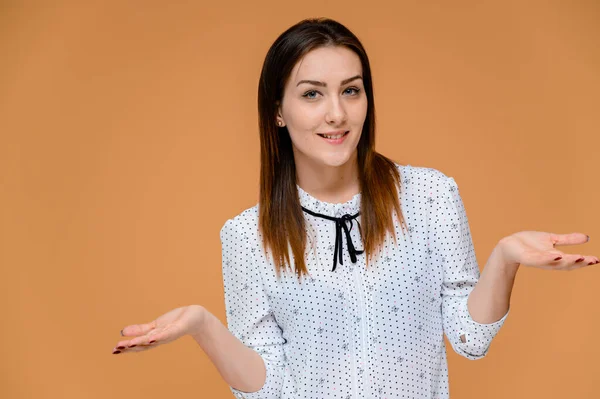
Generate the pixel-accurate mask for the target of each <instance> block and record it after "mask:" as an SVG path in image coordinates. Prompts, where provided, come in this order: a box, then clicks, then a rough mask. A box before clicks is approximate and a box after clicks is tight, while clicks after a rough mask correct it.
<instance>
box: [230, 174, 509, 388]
mask: <svg viewBox="0 0 600 399" xmlns="http://www.w3.org/2000/svg"><path fill="white" fill-rule="evenodd" d="M396 166H397V168H398V170H399V172H400V176H401V182H402V187H401V190H399V192H398V195H399V197H400V206H401V208H402V213H403V216H404V219H405V221H406V223H407V227H408V233H409V234H405V236H403V235H402V231H401V227H400V224H399V221H398V218H397V217H395V224H396V235H397V239H398V243H397V245H395V244H394V241H393V239H392V238H391V236H389V235H388V238H387V239H386V242H385V246H384V251H383V252H382V254H381V255H380V256H379V257H378V258H373V259H375V261H374V262H371V263H370V264H369V268H368V269H367V268H366V262H365V254H364V253H359V254H357V255H355V257H354V258H355V260H356V263H353V262H352V260H351V255H350V252H351V251H349V247H348V241H347V237H346V233H345V231H344V229H340V235H341V239H340V241H338V240H336V222H335V221H333V220H328V219H325V218H323V217H321V216H313V215H312V214H310V213H309V212H306V211H304V215H305V220H306V229H307V234H308V244H307V249H306V253H305V259H306V264H307V267H308V270H309V273H310V277H308V278H306V279H304V280H303V281H302V282H301V283H300V282H298V280H297V278H296V275H295V274H293V273H291V272H289V271H288V272H286V273H285V274H282V277H281V279H279V280H278V279H277V276H276V274H275V269H274V266H273V262H272V261H271V260H272V256H271V254H269V257H267V256H265V253H264V251H263V250H262V245H261V241H260V240H261V236H260V233H259V231H258V204H257V205H256V206H254V207H252V208H249V209H246V210H245V211H243V212H242V213H241V214H239V215H238V216H236V217H235V218H233V219H230V220H228V221H227V222H226V223H225V225H224V226H223V228H222V229H221V232H220V236H221V244H222V257H223V265H222V266H223V283H224V291H225V305H226V314H227V324H228V328H229V330H230V331H231V333H232V334H233V335H235V336H236V337H237V338H238V339H240V340H241V341H242V342H243V343H244V344H245V345H246V346H248V347H250V348H252V349H254V350H255V351H257V352H258V353H259V354H260V355H261V357H262V359H263V361H264V363H265V367H266V370H267V377H266V381H265V384H264V385H263V387H262V388H261V389H260V390H258V391H256V392H250V393H248V392H243V391H240V390H237V389H235V388H233V387H230V389H231V391H232V392H233V393H234V395H235V396H236V397H237V398H248V399H258V398H261V399H275V398H285V399H291V398H294V399H295V398H303V399H309V398H310V399H323V398H332V399H333V398H336V399H350V398H353V399H365V398H368V399H370V398H377V399H380V398H381V399H386V398H387V399H392V398H428V399H429V398H435V399H442V398H448V397H449V391H448V364H447V360H446V346H445V343H444V340H443V334H444V333H445V334H446V336H447V337H448V340H449V342H450V343H451V345H452V348H453V349H454V351H456V352H457V353H458V354H460V355H462V356H464V357H466V358H468V359H472V360H474V359H479V358H482V357H484V356H485V355H486V353H487V351H488V349H489V346H490V343H491V341H492V339H493V338H494V336H495V335H496V334H497V333H498V330H499V329H500V327H501V326H502V324H503V323H504V320H505V319H506V317H507V316H508V312H507V313H506V315H504V316H503V317H502V319H500V320H498V321H496V322H494V323H491V324H480V323H478V322H476V321H474V320H473V319H472V318H471V316H470V314H469V311H468V309H467V298H468V296H469V294H470V293H471V291H472V290H473V288H474V287H475V284H476V283H477V280H478V279H479V267H478V264H477V259H476V257H475V250H474V248H473V241H472V239H471V234H470V228H469V224H468V220H467V215H466V213H465V209H464V206H463V202H462V200H461V197H460V194H459V191H458V186H457V184H456V182H455V181H454V179H453V178H452V177H448V176H446V175H445V174H443V173H442V172H440V171H438V170H436V169H432V168H425V167H413V166H410V165H406V166H404V165H398V164H396ZM298 192H299V198H300V203H301V205H302V206H303V207H304V208H306V209H307V210H309V211H311V212H313V213H317V214H320V215H327V216H332V217H341V216H343V215H355V214H356V213H358V212H359V211H360V199H361V194H360V193H359V194H356V195H355V196H354V197H353V198H352V199H351V200H349V201H347V202H345V203H341V204H333V203H327V202H323V201H320V200H318V199H316V198H314V197H312V196H311V195H310V194H308V193H307V192H305V191H304V190H302V188H300V187H299V186H298ZM357 222H359V223H360V215H359V216H358V217H357V218H355V219H354V220H351V222H350V221H348V220H346V221H345V223H346V226H347V227H348V230H349V231H348V234H349V236H350V238H351V240H352V243H353V246H354V247H355V248H356V250H358V251H359V252H360V250H362V248H363V247H362V241H361V236H360V234H359V229H358V228H357ZM405 230H406V229H405ZM338 239H339V238H338ZM336 241H337V242H341V244H342V259H341V261H340V260H339V259H337V257H338V256H339V249H338V252H336V253H334V249H335V248H336ZM290 252H291V251H290ZM292 262H293V257H292ZM334 262H335V270H333V271H332V269H333V268H334ZM292 264H293V263H292ZM461 336H464V341H465V342H462V340H461V338H460V337H461Z"/></svg>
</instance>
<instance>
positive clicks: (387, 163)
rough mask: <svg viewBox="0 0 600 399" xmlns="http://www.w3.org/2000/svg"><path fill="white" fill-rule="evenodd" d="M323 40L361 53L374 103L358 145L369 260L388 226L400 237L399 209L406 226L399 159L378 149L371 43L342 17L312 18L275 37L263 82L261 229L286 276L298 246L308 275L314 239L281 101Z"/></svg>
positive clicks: (298, 259) (299, 263)
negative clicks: (281, 122) (280, 117)
mask: <svg viewBox="0 0 600 399" xmlns="http://www.w3.org/2000/svg"><path fill="white" fill-rule="evenodd" d="M323 46H344V47H346V48H348V49H350V50H352V51H354V52H355V53H356V54H357V55H358V57H359V58H360V61H361V64H362V74H363V76H362V78H363V85H364V88H365V94H366V96H367V102H368V106H367V115H366V119H365V123H364V125H363V130H362V133H361V138H360V140H359V143H358V147H357V162H358V174H359V180H360V181H359V185H360V190H361V209H360V215H361V224H362V237H363V246H364V250H365V255H366V257H367V259H366V262H367V267H368V265H369V258H370V257H371V256H372V255H373V253H375V252H376V250H377V251H379V250H380V249H381V248H382V246H383V243H384V241H385V236H386V232H387V231H389V232H390V233H391V234H392V236H393V238H394V242H396V234H395V228H394V222H393V212H395V213H396V215H397V216H398V218H399V220H400V223H401V224H402V227H403V228H404V227H405V222H404V218H403V216H402V212H401V211H400V202H399V199H398V190H400V187H401V184H400V181H401V180H400V174H399V172H398V169H397V168H396V165H395V164H394V162H393V161H392V160H390V159H388V158H386V157H384V156H383V155H381V154H379V153H377V152H375V150H374V148H375V104H374V100H373V84H372V78H371V67H370V65H369V59H368V57H367V54H366V52H365V49H364V48H363V46H362V44H361V43H360V41H359V40H358V38H357V37H356V36H355V35H354V34H353V33H352V32H350V30H348V28H346V27H345V26H344V25H342V24H341V23H339V22H336V21H333V20H331V19H328V18H310V19H305V20H303V21H300V22H299V23H297V24H296V25H294V26H292V27H290V28H289V29H287V30H286V31H285V32H283V33H282V34H281V35H280V36H279V37H278V38H277V39H276V40H275V42H274V43H273V45H272V46H271V48H270V49H269V51H268V52H267V55H266V57H265V61H264V63H263V67H262V72H261V76H260V82H259V85H258V114H259V129H260V160H261V162H260V198H259V229H260V232H261V235H262V241H263V248H264V250H265V253H268V250H269V249H270V250H271V253H272V254H273V258H274V259H273V260H274V262H275V268H276V271H277V274H278V275H279V272H280V271H282V270H283V269H284V268H285V266H286V265H287V266H289V267H290V268H291V265H290V254H289V251H288V246H289V248H291V250H292V254H293V257H294V260H295V267H294V270H295V272H296V274H297V276H298V277H299V278H300V277H302V276H303V275H307V274H308V270H307V267H306V264H305V259H304V252H305V249H306V241H307V239H306V238H307V237H306V232H305V224H304V214H303V211H302V208H301V206H300V200H299V197H298V189H297V187H296V165H295V163H294V153H293V150H292V141H291V139H290V135H289V132H288V131H287V128H286V127H278V126H277V125H276V115H277V107H278V104H279V102H280V101H281V99H282V98H283V92H284V87H285V84H286V82H287V80H288V78H289V76H290V74H291V71H292V69H293V68H294V66H295V65H296V63H297V62H298V61H299V60H300V59H301V58H302V57H303V56H304V55H306V54H307V53H308V52H309V51H311V50H314V49H316V48H318V47H323ZM358 247H359V248H360V244H359V245H358Z"/></svg>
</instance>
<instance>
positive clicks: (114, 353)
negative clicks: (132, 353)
mask: <svg viewBox="0 0 600 399" xmlns="http://www.w3.org/2000/svg"><path fill="white" fill-rule="evenodd" d="M117 353H121V351H114V352H113V355H116V354H117Z"/></svg>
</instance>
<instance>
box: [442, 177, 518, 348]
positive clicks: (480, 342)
mask: <svg viewBox="0 0 600 399" xmlns="http://www.w3.org/2000/svg"><path fill="white" fill-rule="evenodd" d="M443 181H444V184H443V190H442V194H441V195H440V196H439V197H438V199H437V201H436V211H435V217H434V218H435V220H434V222H435V225H436V230H437V231H436V234H435V237H436V239H437V240H439V242H438V243H436V248H438V250H439V251H440V255H441V259H442V263H443V276H444V277H443V282H442V318H443V328H444V333H445V334H446V336H447V337H448V340H449V341H450V344H451V345H452V348H453V349H454V351H455V352H456V353H458V354H459V355H461V356H464V357H466V358H467V359H471V360H476V359H480V358H483V357H484V356H485V355H486V354H487V352H488V349H489V347H490V344H491V342H492V339H493V338H494V337H495V336H496V334H497V333H498V331H499V330H500V328H501V327H502V325H503V324H504V321H505V320H506V317H507V316H508V313H509V312H508V311H507V312H506V314H505V315H504V316H503V317H502V318H501V319H500V320H498V321H496V322H493V323H490V324H481V323H478V322H476V321H475V320H473V318H472V317H471V314H470V313H469V310H468V307H467V300H468V298H469V295H470V293H471V292H472V291H473V289H474V288H475V285H476V284H477V281H478V280H479V276H480V272H479V266H478V264H477V258H476V257H475V248H474V247H473V239H472V237H471V231H470V228H469V222H468V219H467V214H466V212H465V208H464V205H463V201H462V199H461V197H460V193H459V191H458V185H457V184H456V182H455V180H454V178H452V177H448V176H444V177H443Z"/></svg>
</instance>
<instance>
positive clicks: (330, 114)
mask: <svg viewBox="0 0 600 399" xmlns="http://www.w3.org/2000/svg"><path fill="white" fill-rule="evenodd" d="M346 116H347V115H346V109H345V108H344V105H343V104H342V101H341V100H340V99H339V98H338V97H331V100H330V101H329V108H328V110H327V115H326V116H325V118H326V120H327V123H329V124H332V125H337V126H339V125H342V124H343V123H344V122H345V121H346Z"/></svg>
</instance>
